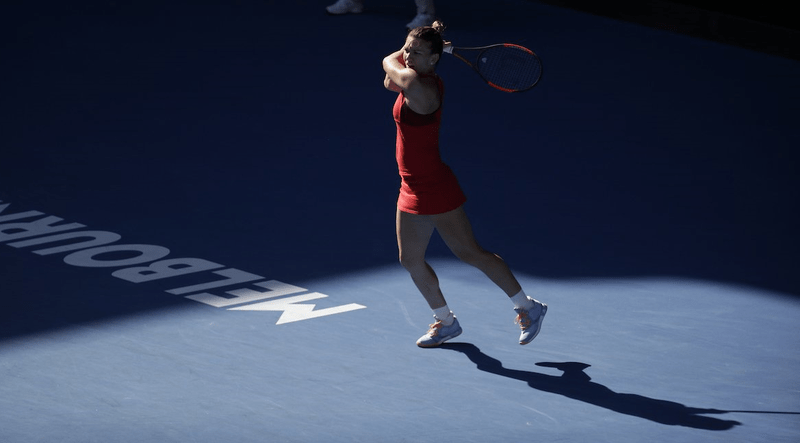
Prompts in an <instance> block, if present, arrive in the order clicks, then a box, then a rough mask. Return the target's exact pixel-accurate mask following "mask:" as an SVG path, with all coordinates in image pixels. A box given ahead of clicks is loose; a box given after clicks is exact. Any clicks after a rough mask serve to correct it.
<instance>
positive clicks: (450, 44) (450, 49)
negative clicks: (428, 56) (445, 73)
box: [442, 42, 453, 54]
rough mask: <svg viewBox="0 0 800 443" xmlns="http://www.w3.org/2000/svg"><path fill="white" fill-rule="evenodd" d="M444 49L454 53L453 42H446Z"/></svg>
mask: <svg viewBox="0 0 800 443" xmlns="http://www.w3.org/2000/svg"><path fill="white" fill-rule="evenodd" d="M442 51H444V52H446V53H448V54H452V53H453V44H452V43H451V42H444V46H443V47H442Z"/></svg>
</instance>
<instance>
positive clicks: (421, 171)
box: [383, 22, 547, 347]
mask: <svg viewBox="0 0 800 443" xmlns="http://www.w3.org/2000/svg"><path fill="white" fill-rule="evenodd" d="M443 29H444V27H443V26H442V24H441V22H436V23H434V24H433V26H424V27H420V28H415V29H413V30H411V32H409V34H408V37H407V38H406V41H405V44H404V45H403V47H402V48H401V49H400V50H398V51H395V52H394V53H392V54H390V55H388V56H386V57H385V58H384V59H383V69H384V71H385V72H386V77H385V78H384V86H385V87H386V89H389V90H390V91H394V92H398V93H399V94H398V96H397V100H396V101H395V104H394V107H393V108H392V115H393V116H394V120H395V123H396V125H397V141H396V157H397V166H398V170H399V172H400V177H401V186H400V196H399V198H398V200H397V226H396V228H397V245H398V248H399V251H400V263H401V264H402V265H403V267H405V269H406V270H408V272H409V273H410V274H411V278H412V280H413V281H414V284H415V285H416V286H417V288H418V289H419V291H420V292H421V293H422V295H423V296H424V297H425V300H426V301H427V302H428V305H429V306H430V308H431V309H432V310H433V313H434V319H435V320H436V321H435V322H434V324H432V325H431V327H430V329H429V330H428V332H427V333H426V334H425V335H423V336H422V337H420V339H419V340H417V345H418V346H420V347H435V346H439V345H440V344H442V343H444V342H445V341H446V340H449V339H451V338H454V337H456V336H458V335H459V334H461V326H460V325H459V323H458V320H457V319H456V317H455V316H454V315H453V313H452V312H451V311H450V308H449V307H448V306H447V302H446V301H445V298H444V296H443V295H442V291H441V289H440V288H439V279H438V278H437V277H436V273H435V272H434V271H433V269H432V268H431V267H430V265H429V264H428V263H427V262H426V261H425V251H426V250H427V248H428V243H429V242H430V239H431V235H432V234H433V231H434V230H436V231H437V232H439V235H440V236H441V237H442V239H443V240H444V242H445V244H446V245H447V246H448V248H450V250H451V251H452V252H453V254H455V255H456V257H458V258H459V259H460V260H461V261H463V262H465V263H468V264H470V265H472V266H474V267H476V268H478V269H480V270H481V271H483V273H484V274H486V275H487V276H488V277H489V278H490V279H491V280H492V281H493V282H494V283H495V284H496V285H497V286H499V287H500V289H502V290H503V291H504V292H505V293H506V294H507V295H508V297H509V298H510V299H511V301H512V302H513V303H514V306H515V311H516V312H517V322H518V323H519V324H520V328H521V329H522V332H521V335H520V339H519V343H520V344H523V345H524V344H528V343H530V342H531V340H533V339H534V338H535V337H536V335H537V334H538V333H539V330H540V329H541V325H542V320H543V319H544V315H545V313H546V312H547V305H545V304H544V303H541V302H539V301H537V300H534V299H532V298H530V297H528V296H526V295H525V293H524V291H523V290H522V287H521V286H520V284H519V282H518V281H517V279H516V278H515V277H514V274H512V272H511V270H510V269H509V267H508V265H507V264H506V263H505V261H503V259H502V258H500V257H499V256H498V255H496V254H493V253H491V252H489V251H486V250H484V249H483V248H481V246H480V245H479V244H478V243H477V241H476V240H475V237H474V235H473V233H472V226H471V225H470V222H469V219H468V218H467V215H466V213H465V212H464V207H463V205H464V202H465V201H466V197H465V196H464V193H463V192H462V191H461V187H460V186H459V184H458V180H457V179H456V177H455V175H454V174H453V172H452V171H451V170H450V168H449V167H448V166H447V165H446V164H445V163H444V162H442V159H441V157H440V154H439V127H440V122H441V114H442V99H443V95H444V84H443V82H442V80H441V78H439V76H438V75H436V65H437V63H438V61H439V58H440V57H441V54H442V52H443V48H444V46H445V43H444V40H443V39H442V35H441V31H442V30H443Z"/></svg>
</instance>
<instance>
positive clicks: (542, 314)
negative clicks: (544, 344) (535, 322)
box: [519, 303, 547, 345]
mask: <svg viewBox="0 0 800 443" xmlns="http://www.w3.org/2000/svg"><path fill="white" fill-rule="evenodd" d="M545 314H547V305H546V304H544V303H542V313H541V315H539V327H538V328H537V329H536V332H535V333H534V334H533V337H531V338H530V339H529V340H528V341H520V342H519V344H521V345H527V344H528V343H530V342H532V341H533V339H534V338H536V336H537V335H539V332H541V331H542V323H543V322H544V315H545Z"/></svg>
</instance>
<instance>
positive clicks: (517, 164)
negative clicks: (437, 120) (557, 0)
mask: <svg viewBox="0 0 800 443" xmlns="http://www.w3.org/2000/svg"><path fill="white" fill-rule="evenodd" d="M496 3H497V5H496V6H495V7H493V8H489V9H487V8H486V7H485V5H484V3H483V2H477V1H459V2H454V1H439V2H437V6H438V8H439V14H440V16H441V17H442V18H443V19H444V21H445V22H446V23H447V24H448V27H449V29H448V33H447V36H448V37H449V38H450V39H452V40H453V41H454V42H458V44H461V45H464V46H475V45H482V44H487V43H496V42H501V41H508V42H514V43H520V44H523V45H526V46H529V47H531V48H532V49H534V50H535V51H536V52H537V53H538V54H539V55H540V56H541V57H542V59H543V61H544V63H545V76H544V79H543V82H542V84H541V85H540V86H538V87H537V88H535V89H534V90H532V91H530V92H528V93H525V94H523V95H509V94H503V93H500V92H497V91H494V90H492V89H490V88H488V87H487V86H486V85H484V84H483V83H481V81H480V79H479V78H478V77H477V75H475V74H474V73H472V72H470V71H469V70H468V69H467V68H466V67H465V66H463V65H461V64H460V63H459V62H457V61H455V60H453V59H447V58H445V60H443V62H442V63H441V66H440V68H439V71H440V74H441V75H442V76H443V77H444V79H445V82H446V85H447V98H446V102H445V106H446V108H445V112H444V128H443V135H442V137H443V138H442V143H443V154H444V156H445V157H446V160H447V162H448V163H449V164H450V165H451V167H452V168H453V169H454V171H455V172H456V174H457V175H458V176H459V179H460V181H461V184H462V186H463V187H464V189H465V191H466V193H467V195H468V198H469V201H468V203H467V211H468V213H469V214H470V217H471V219H472V221H473V224H474V227H475V231H476V233H477V235H478V238H479V240H480V241H481V242H482V243H483V244H484V246H485V247H487V248H488V249H491V250H495V251H497V252H498V253H500V254H501V255H502V256H503V257H504V258H505V259H506V260H507V261H508V262H509V263H510V265H511V267H512V269H513V270H514V271H515V272H516V273H517V274H518V277H519V279H520V280H521V282H522V284H523V286H524V287H525V288H526V291H527V292H528V293H529V294H532V295H535V296H537V297H538V298H541V299H542V300H544V301H545V302H547V303H548V304H549V306H550V310H549V312H548V317H547V319H546V320H545V324H544V329H543V331H542V334H541V336H540V337H539V338H537V340H536V341H535V342H534V343H532V344H531V345H529V346H526V347H520V346H519V345H517V344H516V337H517V334H518V330H517V329H516V326H515V325H514V324H513V323H512V320H513V311H512V310H511V305H510V303H509V302H507V301H506V300H504V297H503V295H502V293H500V292H499V291H498V290H497V289H496V288H494V287H493V286H492V285H491V284H490V283H489V282H488V280H486V279H485V277H483V276H482V275H479V274H477V273H476V271H474V270H472V269H469V268H465V267H464V266H462V265H460V264H458V263H456V262H455V261H453V260H452V258H451V257H450V255H449V254H448V252H447V251H446V249H445V248H444V246H443V245H442V244H441V242H440V241H439V240H434V243H433V244H432V246H431V257H432V262H433V265H434V267H435V269H437V271H438V273H439V277H440V279H441V282H442V287H443V290H444V291H445V295H446V296H447V297H448V299H449V302H450V306H451V307H452V308H453V309H454V311H455V313H456V315H458V316H459V320H460V322H461V324H462V326H463V327H464V334H463V335H462V336H460V337H458V338H457V339H456V340H454V343H451V344H448V345H447V346H445V347H443V348H442V349H434V350H421V349H418V348H417V347H416V346H414V340H416V338H417V337H418V336H419V335H421V334H422V333H423V332H424V331H425V329H426V327H427V325H428V323H429V321H430V318H431V317H430V312H429V311H428V309H427V308H426V306H425V305H424V301H423V300H422V297H420V296H419V295H418V294H417V293H416V291H415V289H414V287H413V284H412V283H411V282H410V279H408V276H407V275H406V274H405V272H404V271H403V270H402V269H401V268H400V267H399V265H397V264H396V258H395V257H396V246H395V242H394V231H393V220H394V203H395V199H396V192H397V186H398V179H397V177H396V165H395V164H394V158H393V141H394V124H393V122H392V120H391V116H390V112H389V111H390V107H391V104H392V103H393V99H394V97H393V96H392V94H391V93H389V92H387V91H384V90H383V89H382V85H381V80H382V78H383V76H382V71H381V69H380V60H381V58H382V57H383V56H384V55H385V54H386V53H389V52H391V51H392V50H393V49H394V48H395V47H397V46H398V45H400V44H401V43H402V40H403V37H404V29H403V25H404V24H405V23H406V22H407V21H408V20H410V18H411V17H412V16H413V5H412V2H394V1H388V0H383V1H372V2H370V7H369V8H368V9H367V11H365V13H364V14H362V15H360V16H347V17H328V16H325V15H324V13H323V12H322V11H323V7H324V6H325V2H321V1H311V0H304V1H297V2H264V1H256V0H249V1H245V0H239V1H204V2H182V1H175V2H168V3H167V4H161V3H157V2H147V1H144V2H136V3H135V4H125V3H117V2H108V1H90V2H82V3H81V4H80V5H78V6H76V5H64V4H61V3H53V4H47V3H44V4H43V3H37V4H36V5H32V4H25V3H22V2H17V3H16V4H15V5H13V6H8V7H6V13H5V14H3V16H2V18H0V20H2V23H3V28H4V29H6V30H10V33H9V34H10V35H9V38H8V39H6V40H5V41H4V42H3V43H2V46H0V48H1V49H2V53H3V55H4V57H3V58H4V60H5V61H4V63H5V66H6V69H4V70H2V72H0V80H2V85H0V88H2V97H3V99H2V104H0V112H2V126H1V127H2V131H0V143H2V151H0V152H1V154H0V205H5V204H8V206H4V207H2V208H3V209H2V212H0V235H2V237H0V282H1V284H0V296H1V298H0V299H2V303H3V309H2V310H0V371H2V381H0V411H1V412H2V414H0V417H2V418H0V440H2V441H4V442H6V441H7V442H35V441H42V442H49V441H74V442H86V441H159V442H164V441H175V442H184V441H202V442H206V441H208V442H212V441H241V442H251V441H252V442H256V441H286V442H311V441H314V442H316V441H342V442H345V441H347V442H353V441H365V442H366V441H372V442H374V441H380V442H383V441H385V442H400V441H438V440H453V441H472V442H485V441H495V440H500V439H515V440H519V439H530V440H533V439H541V440H549V441H552V440H556V441H575V442H583V441H608V442H625V441H631V442H633V441H641V440H645V439H650V440H655V441H663V440H667V439H669V440H676V441H703V442H709V441H725V442H728V441H769V442H791V441H795V440H796V439H797V437H798V435H800V415H799V414H800V394H798V392H797V385H798V381H800V380H798V375H797V368H798V364H799V363H800V361H799V360H800V355H798V349H800V339H799V338H798V334H797V326H796V321H795V319H796V318H797V315H798V313H800V300H799V299H798V295H800V279H798V278H797V275H796V269H797V263H798V259H800V257H799V256H798V255H800V253H798V251H800V242H799V241H798V235H797V233H796V227H797V226H798V225H799V224H800V223H799V222H800V219H799V218H800V217H798V214H797V205H798V201H800V200H799V199H798V191H797V190H798V189H800V186H798V185H800V183H798V182H799V181H800V178H799V177H800V175H798V154H797V151H796V147H797V146H798V145H800V136H798V134H797V132H796V131H795V129H794V126H795V122H796V120H797V116H798V114H799V113H798V111H799V109H798V105H797V103H798V99H800V88H798V86H797V85H796V79H797V78H799V77H800V63H798V62H797V61H796V60H794V59H792V58H790V57H782V56H779V55H775V53H774V52H769V53H768V52H759V51H756V50H752V49H747V48H743V47H741V46H740V45H732V44H726V43H724V42H719V41H714V40H711V39H707V38H698V37H697V36H693V35H687V34H684V33H679V32H673V31H672V30H669V29H659V28H653V27H649V26H645V25H642V24H639V23H636V22H633V21H628V20H619V19H617V18H614V17H610V16H604V15H602V14H590V13H584V12H581V11H579V10H576V9H569V8H563V7H559V6H557V5H555V4H553V2H545V3H539V2H530V1H513V0H509V1H502V2H496ZM27 211H37V215H32V214H29V215H27V216H24V213H25V212H27ZM14 214H23V215H22V216H20V218H14V217H15V215H14ZM44 217H57V218H59V219H62V220H61V221H59V222H58V223H55V224H59V223H60V224H67V223H78V224H81V225H84V226H83V227H81V228H79V229H80V230H93V231H104V232H106V233H107V235H110V234H116V235H118V236H119V237H120V239H119V240H118V241H116V242H115V243H112V244H115V245H148V248H149V249H147V248H145V249H146V250H148V251H150V252H153V253H154V251H157V250H159V251H160V250H163V249H168V250H169V253H168V255H166V256H165V257H163V258H161V259H155V258H154V259H153V261H156V260H163V259H184V258H193V259H198V260H203V261H205V262H212V263H214V264H216V265H218V266H219V267H217V268H214V269H209V270H207V271H204V272H197V273H192V274H186V275H180V276H174V277H171V278H163V279H154V280H150V281H142V282H138V283H137V282H134V281H130V280H126V279H124V278H120V275H123V276H124V275H125V274H120V273H118V272H117V271H120V270H121V269H127V268H131V267H133V266H147V265H149V264H150V263H151V262H153V261H148V262H143V263H141V264H138V265H133V264H130V265H120V266H101V264H102V262H104V261H105V262H113V261H114V260H120V261H122V260H125V259H127V258H131V257H132V256H135V255H136V253H134V252H131V250H128V251H127V252H125V251H116V252H113V251H112V252H107V253H105V254H101V253H99V252H98V253H97V254H96V255H89V254H86V253H84V254H83V255H81V254H80V250H81V248H78V249H76V250H72V251H62V252H54V253H42V251H43V250H45V249H46V248H53V247H59V246H64V245H66V244H69V242H68V241H66V240H62V241H60V242H58V241H54V242H50V243H47V242H43V243H36V239H37V238H39V239H40V238H44V235H38V236H37V235H33V236H29V237H20V235H24V230H25V228H24V227H22V225H19V226H17V227H16V228H15V227H11V226H9V225H8V224H9V223H22V222H30V221H34V220H39V219H42V218H44ZM79 229H78V228H75V229H72V230H67V231H65V232H71V231H77V230H79ZM108 233H110V234H108ZM14 235H17V237H13V236H14ZM51 235H54V234H51ZM26 242H27V243H26ZM159 248H161V249H159ZM82 249H86V248H82ZM37 251H38V253H37ZM76 253H77V255H73V254H76ZM88 264H94V265H95V266H89V265H88ZM225 270H228V271H230V270H235V271H237V272H241V273H243V274H249V275H253V276H255V277H254V278H253V279H252V280H251V281H248V282H243V283H240V284H230V285H227V286H219V287H214V288H207V289H204V290H203V291H201V290H199V289H197V290H191V289H186V288H193V287H194V288H197V287H198V286H197V285H203V284H206V285H207V284H208V283H209V282H212V281H215V280H220V279H222V276H221V275H219V274H215V272H219V271H225ZM115 273H116V275H115ZM237 275H238V274H237ZM128 276H130V274H128ZM266 281H279V282H281V283H283V284H286V285H289V286H287V287H288V288H290V289H286V291H287V292H285V293H283V295H281V296H280V297H275V298H266V297H267V296H264V297H263V298H260V299H253V300H250V301H247V302H242V301H239V302H236V301H235V300H236V297H237V295H234V294H230V293H228V292H227V291H235V290H245V289H247V290H250V291H264V293H268V292H269V290H267V289H265V287H264V286H258V285H257V284H259V283H264V282H266ZM270 285H272V286H271V287H273V288H274V287H277V286H275V284H274V283H270ZM287 287H284V289H285V288H287ZM291 288H296V289H291ZM181 289H184V290H183V291H181ZM204 291H205V292H206V293H209V294H213V295H214V296H217V297H221V298H225V299H228V300H233V301H231V302H230V303H231V304H230V305H224V303H222V302H220V301H219V299H213V298H210V297H206V298H203V299H204V300H206V301H208V300H217V302H219V303H221V304H220V305H219V306H216V307H215V306H212V305H209V304H207V303H203V302H198V301H197V299H199V298H202V297H194V299H191V298H187V296H193V295H194V296H196V295H197V294H199V293H202V292H204ZM251 293H252V292H251ZM238 294H242V293H241V292H240V293H238ZM315 294H317V295H319V294H321V295H324V296H325V297H319V298H310V297H317V295H315ZM291 297H307V298H308V300H305V299H304V300H303V301H298V302H297V303H296V305H310V304H315V305H316V306H315V308H314V311H311V312H317V313H320V312H323V313H324V312H327V313H329V314H330V315H322V316H318V317H313V316H312V317H310V318H308V319H305V320H298V321H287V322H284V323H281V324H276V323H279V322H281V319H284V320H286V319H287V318H288V319H289V320H291V319H293V318H294V319H296V317H291V316H290V315H288V314H286V312H288V311H290V310H291V309H289V308H287V307H286V305H280V304H275V303H273V302H276V301H278V302H280V301H281V300H288V299H289V298H291ZM298 300H299V299H298ZM223 305H224V306H223ZM351 305H359V306H365V308H363V309H353V310H349V311H346V312H340V313H334V312H335V311H334V309H335V308H337V307H342V306H351ZM268 309H273V310H268ZM292 309H293V308H292ZM302 309H303V308H301V311H302ZM326 309H329V310H330V311H324V310H326ZM292 312H294V311H292ZM284 315H287V317H284ZM292 315H299V316H301V317H302V316H303V315H311V314H309V312H305V313H303V312H300V313H297V312H295V314H292Z"/></svg>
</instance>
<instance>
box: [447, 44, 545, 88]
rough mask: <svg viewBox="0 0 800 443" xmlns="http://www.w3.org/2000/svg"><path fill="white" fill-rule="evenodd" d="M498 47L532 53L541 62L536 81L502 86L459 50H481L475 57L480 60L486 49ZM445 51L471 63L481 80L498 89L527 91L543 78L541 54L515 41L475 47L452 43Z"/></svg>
mask: <svg viewBox="0 0 800 443" xmlns="http://www.w3.org/2000/svg"><path fill="white" fill-rule="evenodd" d="M497 47H506V48H515V49H520V50H523V51H525V52H527V53H528V54H530V55H532V56H533V57H535V58H536V60H537V61H538V62H539V76H538V77H537V78H536V81H535V82H533V84H531V85H530V86H528V87H526V88H525V89H509V88H504V87H502V86H500V85H498V84H495V83H493V82H491V81H490V80H488V79H487V78H486V77H484V76H483V74H481V72H480V71H479V70H478V68H477V67H476V66H475V64H474V63H472V62H471V61H469V60H467V59H466V57H464V56H463V55H461V54H459V53H458V51H481V52H479V53H478V56H477V57H476V58H475V59H476V60H480V58H481V54H483V52H484V51H486V50H488V49H492V48H497ZM444 52H447V53H449V54H452V55H454V56H455V57H456V58H458V59H459V60H461V61H462V62H464V63H466V64H467V65H469V67H471V68H472V69H473V70H474V71H475V72H476V73H477V74H478V75H479V76H480V77H481V80H483V81H484V82H486V83H487V84H488V85H489V86H491V87H493V88H495V89H498V90H500V91H503V92H511V93H513V92H525V91H528V90H530V89H532V88H533V87H534V86H536V85H538V84H539V81H540V80H541V79H542V74H543V67H542V60H541V59H540V58H539V56H538V55H536V53H535V52H533V51H531V50H530V49H528V48H526V47H524V46H521V45H517V44H514V43H497V44H494V45H488V46H475V47H461V46H452V44H451V45H450V46H448V47H446V48H445V49H444Z"/></svg>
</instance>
